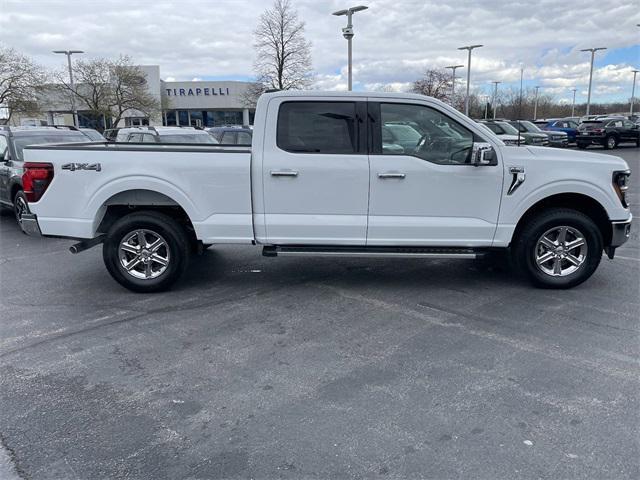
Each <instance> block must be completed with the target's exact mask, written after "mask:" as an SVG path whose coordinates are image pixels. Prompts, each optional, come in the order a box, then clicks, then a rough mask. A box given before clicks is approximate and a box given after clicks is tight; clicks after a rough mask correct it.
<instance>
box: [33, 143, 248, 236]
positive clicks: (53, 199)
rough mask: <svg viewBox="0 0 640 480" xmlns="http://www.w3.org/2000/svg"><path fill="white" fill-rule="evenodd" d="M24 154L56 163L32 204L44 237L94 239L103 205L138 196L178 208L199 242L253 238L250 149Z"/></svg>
mask: <svg viewBox="0 0 640 480" xmlns="http://www.w3.org/2000/svg"><path fill="white" fill-rule="evenodd" d="M24 155H25V161H26V162H45V163H51V164H52V165H53V168H54V177H53V181H52V182H51V184H50V186H49V187H48V189H47V190H46V192H45V193H44V195H43V197H42V198H41V199H40V200H39V201H38V202H35V203H31V204H30V209H31V211H32V212H33V213H35V214H36V215H37V216H38V221H39V224H40V228H41V230H42V233H43V234H44V235H51V236H65V237H73V238H93V237H94V236H95V234H96V231H97V228H98V226H99V224H100V221H101V219H102V216H103V215H104V212H105V211H106V207H108V206H110V205H127V204H129V203H137V204H140V201H141V200H143V202H148V203H145V204H149V205H176V206H179V207H181V208H182V209H183V210H184V211H185V212H186V213H187V215H188V216H189V218H190V219H191V222H192V224H193V228H194V229H195V232H196V236H197V238H198V239H199V240H202V241H203V242H204V243H216V242H225V243H250V242H251V241H252V240H253V228H252V214H251V174H250V169H251V150H250V149H249V148H242V147H240V148H238V147H218V146H215V147H212V146H199V145H178V144H175V145H170V144H167V145H150V144H130V143H127V144H105V143H86V144H60V145H46V146H33V147H27V148H26V149H25V153H24ZM63 166H64V168H63Z"/></svg>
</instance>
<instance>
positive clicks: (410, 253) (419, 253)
mask: <svg viewBox="0 0 640 480" xmlns="http://www.w3.org/2000/svg"><path fill="white" fill-rule="evenodd" d="M482 254H483V252H478V251H476V250H473V249H471V248H458V247H349V246H344V247H342V246H332V247H323V246H275V245H268V246H265V247H264V248H263V249H262V255H264V256H265V257H278V256H294V255H297V256H303V255H304V256H309V255H313V256H323V257H396V258H398V257H406V258H478V257H479V256H482Z"/></svg>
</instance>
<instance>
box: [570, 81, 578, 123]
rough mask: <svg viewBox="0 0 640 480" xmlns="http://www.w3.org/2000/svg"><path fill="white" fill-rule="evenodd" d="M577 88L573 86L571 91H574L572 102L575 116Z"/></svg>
mask: <svg viewBox="0 0 640 480" xmlns="http://www.w3.org/2000/svg"><path fill="white" fill-rule="evenodd" d="M576 90H577V88H573V89H572V90H571V91H572V92H573V102H572V103H571V116H572V117H575V111H576Z"/></svg>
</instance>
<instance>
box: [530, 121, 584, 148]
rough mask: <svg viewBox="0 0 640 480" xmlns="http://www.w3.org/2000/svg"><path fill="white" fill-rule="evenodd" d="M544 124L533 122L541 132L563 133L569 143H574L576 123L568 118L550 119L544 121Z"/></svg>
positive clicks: (576, 131)
mask: <svg viewBox="0 0 640 480" xmlns="http://www.w3.org/2000/svg"><path fill="white" fill-rule="evenodd" d="M545 122H546V123H543V124H541V123H539V122H535V124H536V125H538V126H539V127H540V128H541V129H542V130H549V131H554V132H565V133H566V134H567V137H568V140H569V143H575V142H576V135H577V133H578V122H575V121H574V120H571V119H568V118H551V119H547V120H545Z"/></svg>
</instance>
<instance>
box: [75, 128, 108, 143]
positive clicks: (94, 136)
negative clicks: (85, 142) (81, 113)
mask: <svg viewBox="0 0 640 480" xmlns="http://www.w3.org/2000/svg"><path fill="white" fill-rule="evenodd" d="M80 131H81V132H82V133H84V134H85V135H86V136H87V137H88V138H89V140H91V141H92V142H104V141H106V138H104V136H103V135H102V134H101V133H100V132H99V131H97V130H94V129H93V128H85V127H80Z"/></svg>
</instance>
